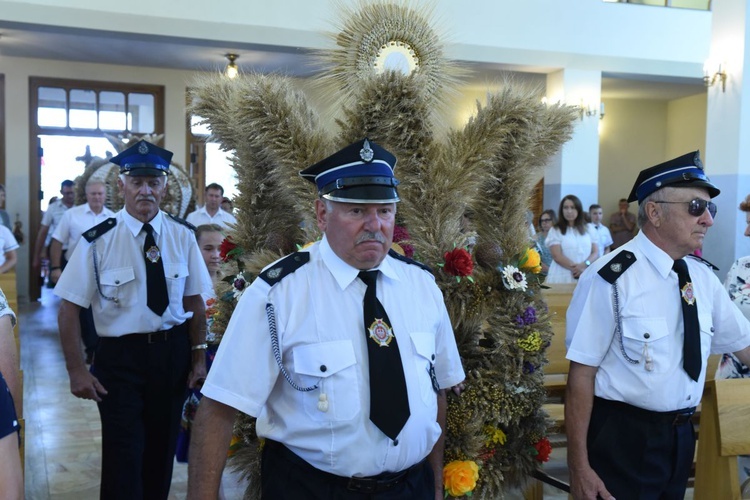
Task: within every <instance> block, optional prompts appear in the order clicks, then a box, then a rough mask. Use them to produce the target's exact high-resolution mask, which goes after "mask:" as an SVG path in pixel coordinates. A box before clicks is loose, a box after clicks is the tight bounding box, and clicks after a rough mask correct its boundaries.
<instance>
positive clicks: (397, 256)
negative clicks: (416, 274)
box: [388, 248, 433, 274]
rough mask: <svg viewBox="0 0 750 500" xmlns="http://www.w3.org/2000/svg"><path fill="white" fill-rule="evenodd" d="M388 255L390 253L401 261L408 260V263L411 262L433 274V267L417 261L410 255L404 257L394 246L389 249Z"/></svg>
mask: <svg viewBox="0 0 750 500" xmlns="http://www.w3.org/2000/svg"><path fill="white" fill-rule="evenodd" d="M388 255H390V256H391V257H393V258H394V259H396V260H400V261H401V262H406V263H407V264H411V265H413V266H417V267H419V268H422V269H424V270H425V271H427V272H428V273H430V274H433V273H432V269H430V267H429V266H426V265H425V264H422V263H421V262H419V261H416V260H414V259H410V258H409V257H404V256H403V255H401V254H400V253H398V252H397V251H395V250H394V249H392V248H391V249H390V250H388Z"/></svg>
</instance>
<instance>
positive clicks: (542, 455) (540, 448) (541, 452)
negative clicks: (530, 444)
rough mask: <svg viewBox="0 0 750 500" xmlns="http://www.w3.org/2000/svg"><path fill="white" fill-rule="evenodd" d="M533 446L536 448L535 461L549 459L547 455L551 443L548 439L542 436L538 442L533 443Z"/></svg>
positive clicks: (550, 449) (550, 450) (550, 451)
mask: <svg viewBox="0 0 750 500" xmlns="http://www.w3.org/2000/svg"><path fill="white" fill-rule="evenodd" d="M534 448H535V449H536V452H537V453H536V457H534V458H536V460H537V462H547V461H548V460H549V455H550V453H552V445H551V444H549V439H547V438H546V437H545V438H542V439H540V440H539V442H538V443H536V444H535V445H534Z"/></svg>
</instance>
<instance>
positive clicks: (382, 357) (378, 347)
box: [359, 271, 410, 440]
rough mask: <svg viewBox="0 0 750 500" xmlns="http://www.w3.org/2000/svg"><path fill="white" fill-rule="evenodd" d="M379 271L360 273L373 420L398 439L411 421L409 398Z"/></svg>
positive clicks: (388, 434)
mask: <svg viewBox="0 0 750 500" xmlns="http://www.w3.org/2000/svg"><path fill="white" fill-rule="evenodd" d="M379 272H380V271H361V272H360V273H359V279H361V280H362V281H363V282H364V283H365V285H367V290H366V291H365V298H364V318H365V335H366V336H367V339H366V342H367V354H368V357H369V360H370V420H372V423H373V424H375V425H376V426H377V427H378V429H380V430H381V431H383V434H385V435H386V436H388V437H389V438H391V439H393V440H395V439H396V436H398V433H399V432H401V429H403V427H404V425H405V424H406V421H407V420H409V415H410V412H409V397H408V395H407V393H406V379H405V378H404V367H403V366H402V365H401V353H400V352H399V350H398V342H396V337H394V336H393V331H392V330H391V320H390V319H388V315H387V314H386V312H385V308H383V304H381V303H380V301H379V300H378V298H377V296H376V286H377V281H378V273H379Z"/></svg>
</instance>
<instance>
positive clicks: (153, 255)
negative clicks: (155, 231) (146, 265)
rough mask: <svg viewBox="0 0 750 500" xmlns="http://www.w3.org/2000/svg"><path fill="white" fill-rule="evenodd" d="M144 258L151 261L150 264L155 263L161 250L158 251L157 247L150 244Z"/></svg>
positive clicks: (159, 256)
mask: <svg viewBox="0 0 750 500" xmlns="http://www.w3.org/2000/svg"><path fill="white" fill-rule="evenodd" d="M146 258H147V259H148V260H149V261H151V263H152V264H156V263H157V262H159V259H160V258H161V251H159V247H157V246H152V247H151V248H149V249H148V251H147V252H146Z"/></svg>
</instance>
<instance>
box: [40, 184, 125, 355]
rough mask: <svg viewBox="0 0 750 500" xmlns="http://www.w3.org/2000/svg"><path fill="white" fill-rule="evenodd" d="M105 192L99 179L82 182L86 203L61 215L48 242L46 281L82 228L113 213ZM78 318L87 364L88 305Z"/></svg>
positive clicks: (92, 338)
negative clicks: (84, 187) (108, 206)
mask: <svg viewBox="0 0 750 500" xmlns="http://www.w3.org/2000/svg"><path fill="white" fill-rule="evenodd" d="M106 195H107V188H106V186H105V185H104V182H103V181H101V180H98V179H89V180H88V182H87V183H86V203H84V204H83V205H78V206H77V207H73V208H71V209H69V210H67V211H66V212H65V213H64V214H63V216H62V219H60V222H59V224H57V228H55V232H54V234H53V235H52V241H51V242H50V245H49V263H50V268H49V270H50V275H49V279H50V282H52V283H57V280H58V279H59V278H60V273H62V270H63V269H65V265H66V264H67V263H68V259H70V256H71V255H73V250H75V248H76V245H77V244H78V241H79V240H80V239H81V235H82V234H83V233H84V231H88V230H89V229H91V228H93V227H94V226H96V225H97V224H100V223H102V222H104V221H105V220H107V219H108V218H110V217H112V216H114V212H112V210H110V209H109V208H107V207H105V206H104V200H105V197H106ZM63 251H64V255H63ZM79 319H80V321H81V336H82V337H83V345H84V346H85V348H86V363H87V364H91V360H92V359H93V356H94V350H95V349H96V344H97V339H98V337H97V335H96V328H95V327H94V316H93V314H92V312H91V307H89V308H86V309H84V308H81V314H80V318H79Z"/></svg>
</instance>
